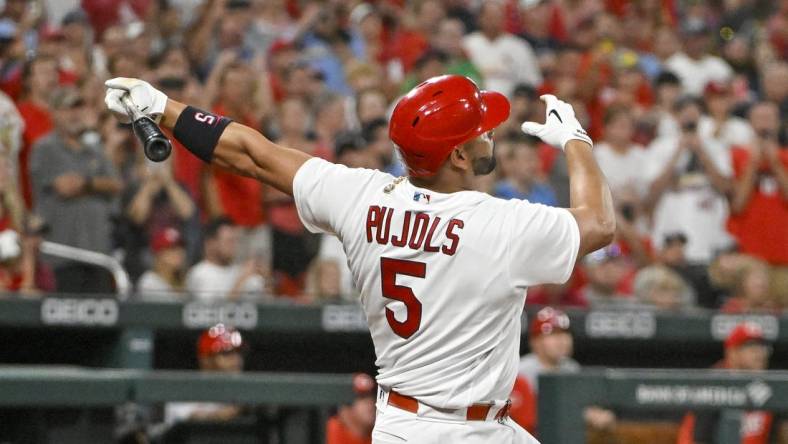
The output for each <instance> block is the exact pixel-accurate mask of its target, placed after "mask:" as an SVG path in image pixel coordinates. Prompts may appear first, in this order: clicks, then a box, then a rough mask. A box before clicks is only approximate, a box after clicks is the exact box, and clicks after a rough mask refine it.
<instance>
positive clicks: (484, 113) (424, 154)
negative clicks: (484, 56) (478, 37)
mask: <svg viewBox="0 0 788 444" xmlns="http://www.w3.org/2000/svg"><path fill="white" fill-rule="evenodd" d="M508 117H509V101H508V100H507V99H506V97H505V96H504V95H503V94H500V93H497V92H492V91H480V90H479V88H478V87H477V86H476V84H475V83H473V81H472V80H471V79H469V78H467V77H463V76H458V75H447V76H440V77H433V78H431V79H429V80H427V81H425V82H423V83H421V84H420V85H419V86H417V87H415V88H413V89H412V90H411V91H410V92H409V93H408V94H407V95H406V96H405V97H403V98H401V99H400V100H399V102H397V106H396V107H394V112H393V113H392V115H391V122H390V123H389V137H390V138H391V140H392V141H393V142H394V143H395V144H397V147H398V148H399V151H400V153H401V154H402V158H403V160H404V161H405V164H406V165H407V166H408V173H409V174H410V175H411V176H414V177H423V176H431V175H433V174H435V173H436V172H438V168H440V166H441V164H443V162H444V161H445V160H446V158H447V157H448V156H449V154H450V153H451V151H452V150H453V149H454V148H455V147H457V146H458V145H460V144H462V143H465V142H467V141H469V140H471V139H473V138H474V137H477V136H479V135H481V134H484V133H486V132H487V131H490V130H492V129H493V128H495V127H497V126H498V125H500V124H501V123H502V122H503V121H504V120H506V119H507V118H508Z"/></svg>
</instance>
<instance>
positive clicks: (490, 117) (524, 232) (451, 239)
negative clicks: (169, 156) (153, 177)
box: [105, 75, 615, 444]
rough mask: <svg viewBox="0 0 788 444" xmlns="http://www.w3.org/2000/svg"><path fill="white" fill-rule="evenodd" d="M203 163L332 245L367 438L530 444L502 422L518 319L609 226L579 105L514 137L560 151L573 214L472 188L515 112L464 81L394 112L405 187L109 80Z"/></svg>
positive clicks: (551, 108) (435, 87) (550, 110)
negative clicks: (342, 263)
mask: <svg viewBox="0 0 788 444" xmlns="http://www.w3.org/2000/svg"><path fill="white" fill-rule="evenodd" d="M106 86H107V87H108V91H107V95H106V98H105V101H106V103H107V106H108V107H109V108H110V109H111V110H112V111H114V112H115V113H117V114H119V115H120V116H125V115H126V111H125V108H124V107H123V105H122V103H121V97H122V96H123V95H125V94H129V96H130V98H131V100H132V101H133V102H134V104H135V106H136V107H137V109H138V110H139V111H140V112H141V113H144V114H146V115H148V116H150V117H152V118H154V119H157V120H159V121H160V124H161V125H162V126H163V127H165V128H168V129H171V130H172V132H173V135H174V137H175V138H176V139H177V140H178V141H180V143H181V144H182V145H183V146H185V147H186V148H187V149H188V150H190V151H191V152H192V153H194V154H195V155H197V156H198V157H200V158H201V159H203V160H204V161H206V162H211V163H212V164H214V165H217V166H219V167H224V168H229V169H231V170H232V171H235V172H237V173H238V174H243V175H246V176H250V177H254V178H257V179H259V180H260V181H262V182H264V183H267V184H269V185H271V186H273V187H276V188H278V189H279V190H281V191H283V192H285V193H288V194H291V195H292V196H293V197H294V199H295V203H296V206H297V208H298V213H299V215H300V217H301V220H302V222H303V224H304V226H306V227H307V228H308V229H309V230H310V231H313V232H323V233H329V234H332V235H335V236H337V237H338V238H339V239H340V240H341V241H342V245H343V247H344V249H345V252H346V253H347V256H348V265H349V267H350V270H351V272H352V274H353V279H354V283H355V285H356V287H357V289H358V290H359V291H360V294H361V296H360V299H361V305H362V306H363V309H364V311H365V314H366V318H367V322H368V325H369V329H370V332H371V334H372V339H373V342H374V345H375V351H376V354H377V361H376V365H377V366H378V369H379V371H378V375H377V381H378V385H379V393H378V397H377V419H376V423H375V429H374V431H373V434H372V439H373V442H374V443H376V444H384V443H424V444H428V443H436V444H437V443H536V442H537V441H536V440H535V439H534V438H533V437H531V435H529V434H528V432H526V431H525V430H524V429H522V428H521V427H520V426H518V425H517V424H516V423H514V421H511V420H510V419H509V418H508V415H507V412H508V405H509V404H508V401H507V397H508V395H509V393H510V392H511V389H512V385H513V383H514V380H515V376H516V375H517V365H518V359H519V356H518V349H519V341H520V316H521V314H522V310H523V302H524V296H523V295H524V291H523V288H527V287H528V286H531V285H536V284H540V283H557V282H564V281H566V280H567V279H568V278H569V275H570V274H571V272H572V268H573V266H574V264H575V261H576V260H577V258H578V257H579V256H582V255H585V254H586V253H588V252H590V251H593V250H596V249H598V248H601V247H603V246H605V245H607V244H608V243H609V242H610V241H611V239H612V237H613V232H614V229H615V220H614V212H613V205H612V199H611V197H610V191H609V189H608V186H607V184H606V182H605V179H604V176H603V175H602V173H601V172H600V170H599V167H598V166H597V164H596V162H595V161H594V156H593V154H592V152H591V146H592V142H591V139H590V138H589V137H588V135H587V134H586V132H585V131H584V130H583V129H582V128H581V126H580V123H579V122H578V121H577V119H576V118H575V115H574V110H573V109H572V106H571V105H569V104H567V103H565V102H562V101H560V100H558V99H557V98H556V97H554V96H551V95H545V96H543V97H542V99H543V100H544V101H545V103H546V108H547V109H546V111H547V112H546V120H545V123H544V124H538V123H535V122H526V123H524V124H523V127H522V129H523V131H525V132H526V133H528V134H532V135H535V136H537V137H540V138H541V139H542V140H544V141H545V142H547V143H549V144H552V145H554V146H556V147H559V148H562V149H563V150H564V151H565V152H566V155H567V163H568V168H569V174H570V177H571V185H570V188H571V203H572V208H570V209H563V208H553V207H546V206H542V205H537V204H532V203H529V202H527V201H520V200H508V201H506V200H500V199H496V198H493V197H492V196H489V195H487V194H483V193H479V192H475V191H469V190H468V188H469V186H468V184H469V182H470V180H471V178H472V177H473V176H474V175H482V174H488V173H490V172H491V171H492V170H493V169H494V167H495V160H494V159H495V157H494V156H493V145H494V142H493V133H492V132H493V129H494V128H495V127H497V126H498V125H499V124H501V123H502V122H503V121H504V120H506V119H507V117H508V116H509V102H508V101H507V99H506V98H505V97H504V96H503V95H501V94H499V93H496V92H490V91H480V90H479V89H478V88H477V86H476V85H475V84H474V83H473V82H472V81H471V80H469V79H467V78H465V77H462V76H454V75H449V76H440V77H435V78H432V79H429V80H427V81H426V82H424V83H422V84H420V85H418V86H416V87H415V88H414V89H413V90H412V91H410V92H409V93H408V94H407V95H405V96H404V97H402V98H401V99H400V100H399V102H398V103H397V105H396V107H395V109H394V111H393V114H392V117H391V122H390V124H389V135H390V137H391V139H392V141H393V142H394V143H395V144H396V145H397V146H398V149H399V151H400V153H401V154H402V157H403V159H404V162H405V164H406V166H407V169H408V176H407V177H396V178H395V177H392V176H391V175H389V174H386V173H383V172H380V171H376V170H366V169H354V168H347V167H345V166H342V165H336V164H333V163H331V162H327V161H325V160H322V159H319V158H314V157H311V156H309V155H308V154H306V153H304V152H302V151H299V150H298V149H293V148H289V147H284V146H279V145H277V144H275V143H273V142H271V141H270V140H268V139H266V138H265V137H264V136H263V135H262V134H260V133H259V132H257V131H255V130H253V129H251V128H248V127H245V126H243V125H240V124H238V123H233V122H231V121H230V120H229V119H227V118H225V117H222V116H219V115H214V114H211V113H209V112H206V111H203V110H200V109H197V108H194V107H191V106H187V105H184V104H182V103H178V102H176V101H173V100H168V99H167V97H166V96H165V95H164V93H162V92H160V91H158V90H156V89H155V88H153V87H152V86H151V85H150V84H148V83H147V82H144V81H142V80H138V79H129V78H115V79H111V80H109V81H107V82H106Z"/></svg>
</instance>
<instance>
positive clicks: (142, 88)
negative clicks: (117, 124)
mask: <svg viewBox="0 0 788 444" xmlns="http://www.w3.org/2000/svg"><path fill="white" fill-rule="evenodd" d="M104 86H106V87H107V94H106V95H105V96H104V103H106V104H107V108H109V109H110V111H112V112H114V113H115V114H116V115H117V116H118V119H120V120H121V121H122V122H129V120H131V119H130V116H128V114H127V112H126V107H125V106H123V103H121V101H120V98H121V97H123V96H124V95H126V94H128V95H129V96H130V97H131V101H132V102H133V103H134V106H136V108H137V109H138V110H139V112H140V113H142V114H144V115H146V116H149V117H151V118H152V119H153V120H155V121H157V122H158V121H159V118H161V115H162V114H163V113H164V107H166V106H167V95H166V94H164V93H163V92H161V91H159V90H158V89H156V88H154V87H153V86H151V84H150V83H148V82H146V81H144V80H140V79H130V78H128V77H115V78H114V79H110V80H107V81H106V82H104Z"/></svg>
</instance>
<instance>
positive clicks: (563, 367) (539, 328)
mask: <svg viewBox="0 0 788 444" xmlns="http://www.w3.org/2000/svg"><path fill="white" fill-rule="evenodd" d="M528 345H529V346H530V347H531V353H528V354H527V355H525V356H523V358H522V359H521V360H520V368H519V373H518V375H517V379H516V380H515V383H514V389H513V391H512V395H511V399H512V409H511V415H512V419H514V420H515V421H517V423H518V424H520V425H521V426H523V427H524V428H525V429H526V430H528V431H530V432H531V433H535V432H536V425H537V415H536V413H537V402H536V401H537V394H538V392H539V375H541V374H543V373H552V372H572V373H574V372H579V371H580V364H578V363H577V361H575V360H574V359H572V351H573V345H574V341H573V339H572V333H571V331H570V330H569V316H567V315H566V313H564V312H563V311H561V310H558V309H555V308H552V307H545V308H543V309H541V310H539V312H538V313H536V317H534V318H533V321H531V325H530V326H529V327H528ZM584 417H585V420H586V423H587V424H588V425H589V426H590V427H592V428H595V429H609V428H610V427H612V426H613V424H614V423H615V421H616V416H615V414H614V413H613V412H611V411H610V410H606V409H603V408H600V407H594V406H592V407H588V408H586V410H585V412H584Z"/></svg>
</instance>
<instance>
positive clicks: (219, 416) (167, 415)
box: [164, 324, 244, 424]
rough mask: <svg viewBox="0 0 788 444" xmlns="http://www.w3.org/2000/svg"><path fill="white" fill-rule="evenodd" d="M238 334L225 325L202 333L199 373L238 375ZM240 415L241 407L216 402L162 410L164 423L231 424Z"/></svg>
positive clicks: (240, 358)
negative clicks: (228, 422)
mask: <svg viewBox="0 0 788 444" xmlns="http://www.w3.org/2000/svg"><path fill="white" fill-rule="evenodd" d="M242 347H243V338H242V337H241V332H239V331H238V330H236V329H235V328H233V327H230V326H226V325H224V324H216V325H214V326H213V327H211V328H209V329H208V330H205V331H204V332H202V334H201V335H200V337H199V339H198V340H197V363H198V365H199V366H200V371H204V372H223V373H240V372H241V371H242V370H243V366H244V357H243V354H242V350H243V348H242ZM242 413H243V406H241V405H238V404H226V403H217V402H170V403H167V405H166V406H165V407H164V421H165V422H166V423H167V424H174V423H176V422H179V421H230V420H232V419H235V418H237V417H238V416H240V415H241V414H242Z"/></svg>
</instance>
